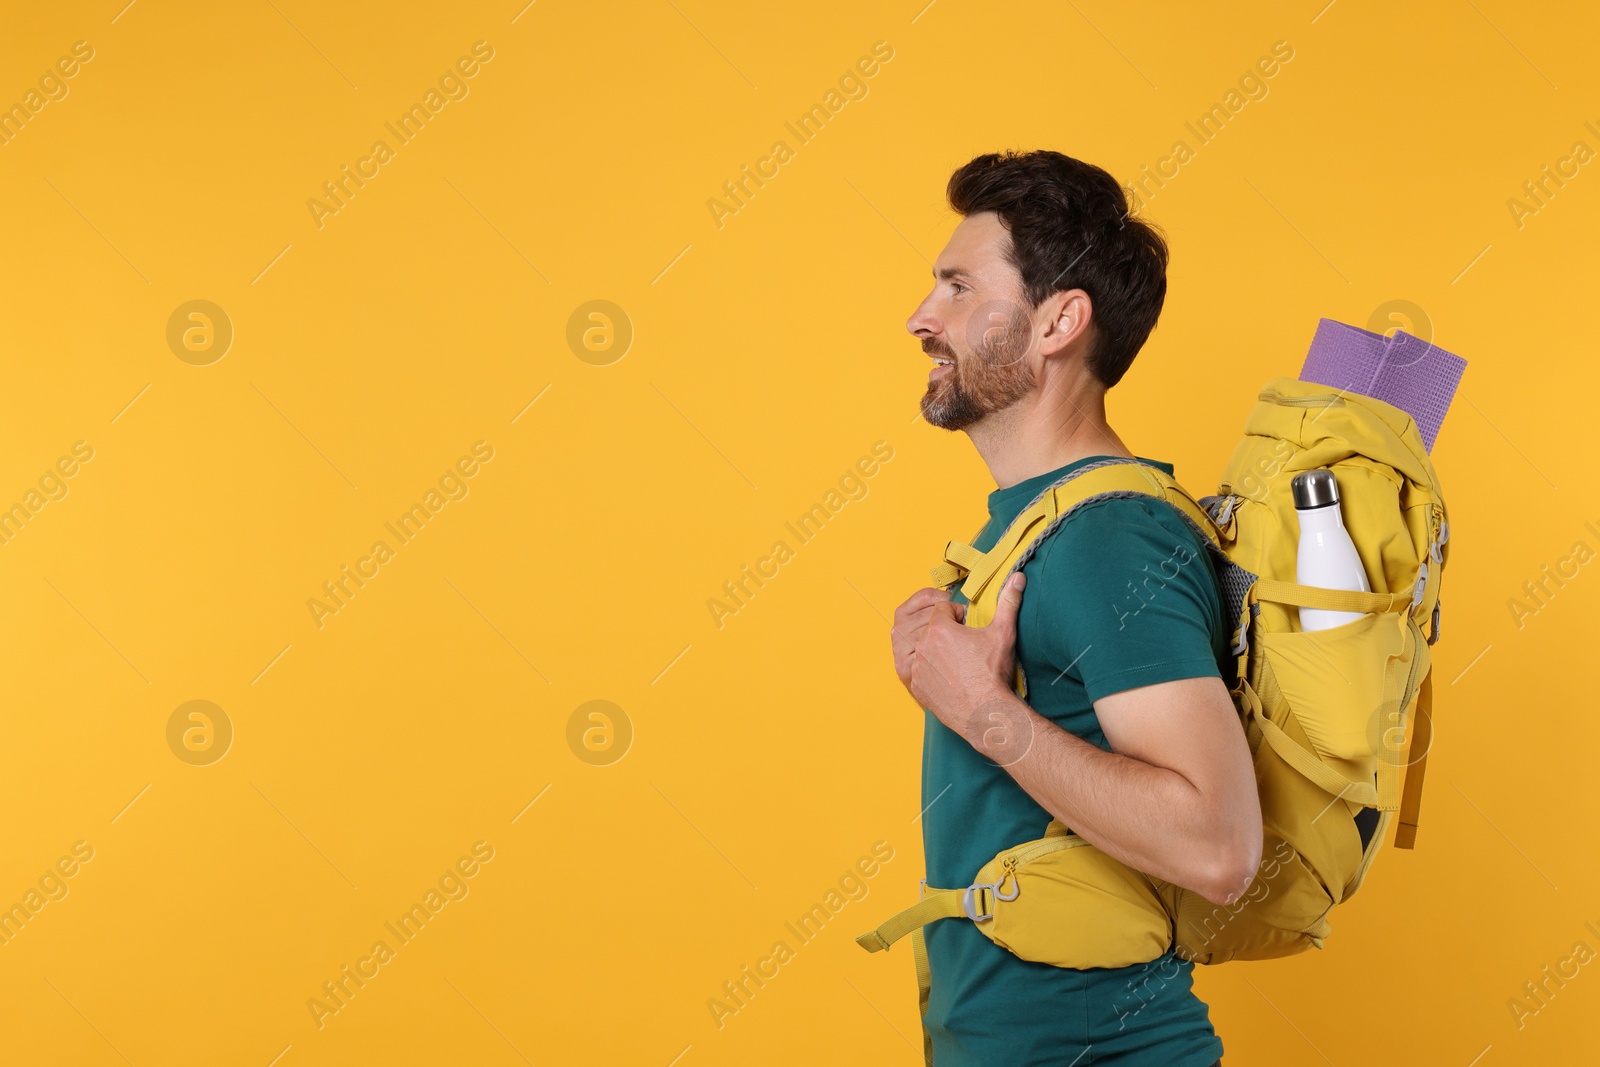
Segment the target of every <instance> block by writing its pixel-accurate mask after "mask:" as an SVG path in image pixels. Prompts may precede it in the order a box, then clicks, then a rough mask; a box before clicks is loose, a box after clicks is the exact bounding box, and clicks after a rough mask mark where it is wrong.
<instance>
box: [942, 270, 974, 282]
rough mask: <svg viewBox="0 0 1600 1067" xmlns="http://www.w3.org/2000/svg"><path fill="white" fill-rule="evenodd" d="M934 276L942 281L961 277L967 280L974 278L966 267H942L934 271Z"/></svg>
mask: <svg viewBox="0 0 1600 1067" xmlns="http://www.w3.org/2000/svg"><path fill="white" fill-rule="evenodd" d="M933 276H934V277H935V278H937V279H939V280H940V281H942V282H947V281H950V280H951V279H953V278H961V279H963V280H965V281H971V280H972V275H971V274H969V273H968V272H967V269H966V268H965V267H940V268H938V269H937V270H935V271H934V272H933Z"/></svg>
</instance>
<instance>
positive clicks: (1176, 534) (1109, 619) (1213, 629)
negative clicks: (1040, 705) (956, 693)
mask: <svg viewBox="0 0 1600 1067" xmlns="http://www.w3.org/2000/svg"><path fill="white" fill-rule="evenodd" d="M1156 509H1167V510H1168V511H1171V508H1170V506H1169V505H1167V504H1165V503H1163V502H1161V501H1159V500H1143V499H1139V498H1136V497H1114V498H1110V499H1107V500H1100V501H1095V502H1093V503H1090V504H1086V505H1083V506H1081V507H1080V509H1079V510H1077V511H1075V512H1074V513H1073V514H1072V515H1070V516H1069V517H1068V518H1067V520H1066V521H1065V522H1063V523H1062V524H1061V526H1060V528H1059V529H1057V530H1056V531H1055V533H1053V534H1051V535H1050V536H1049V537H1048V538H1046V539H1045V541H1044V543H1043V544H1042V545H1041V546H1040V548H1039V555H1038V560H1037V565H1036V566H1035V567H1030V568H1029V573H1028V579H1029V584H1028V587H1027V589H1026V590H1025V591H1024V592H1023V603H1024V606H1025V607H1033V608H1034V609H1035V611H1037V612H1038V614H1037V615H1035V624H1034V626H1035V628H1034V631H1033V632H1034V634H1035V640H1042V642H1043V645H1042V651H1043V652H1044V653H1045V655H1046V657H1047V660H1048V662H1050V663H1051V664H1052V666H1053V668H1054V669H1055V670H1058V671H1061V672H1062V673H1064V674H1068V675H1071V676H1073V677H1075V678H1076V679H1078V680H1080V681H1081V682H1082V684H1083V687H1084V690H1085V692H1086V693H1087V695H1088V698H1089V700H1090V701H1096V700H1099V699H1100V698H1101V697H1104V696H1109V695H1110V694H1112V693H1120V692H1122V691H1123V690H1125V689H1136V688H1138V687H1139V686H1144V685H1155V684H1157V683H1159V682H1170V681H1176V680H1177V679H1180V678H1196V677H1203V676H1207V675H1209V676H1213V677H1220V675H1221V672H1220V671H1219V669H1218V666H1217V657H1218V653H1219V652H1220V651H1221V646H1220V643H1219V641H1220V639H1219V628H1220V626H1221V611H1222V607H1221V594H1220V592H1219V591H1218V587H1217V578H1216V572H1215V570H1214V569H1213V564H1212V562H1211V559H1210V554H1209V552H1208V551H1207V549H1206V547H1205V545H1204V544H1203V543H1202V542H1201V541H1200V540H1199V537H1198V535H1196V534H1195V533H1194V532H1193V531H1191V530H1189V529H1188V527H1187V526H1186V525H1184V521H1185V520H1184V519H1183V518H1181V517H1180V516H1179V515H1178V514H1177V513H1176V512H1172V513H1171V514H1170V515H1169V516H1162V517H1158V513H1157V511H1156ZM1035 575H1037V577H1038V578H1039V579H1042V581H1038V580H1036V578H1035ZM1029 597H1035V598H1036V601H1035V603H1034V604H1032V605H1029V604H1028V598H1029Z"/></svg>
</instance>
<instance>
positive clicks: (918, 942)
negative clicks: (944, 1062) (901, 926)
mask: <svg viewBox="0 0 1600 1067" xmlns="http://www.w3.org/2000/svg"><path fill="white" fill-rule="evenodd" d="M911 954H912V956H913V957H915V959H916V961H917V1015H918V1017H919V1018H920V1019H921V1020H922V1059H923V1062H924V1063H925V1064H926V1065H927V1067H933V1035H932V1034H931V1033H929V1032H928V991H929V990H930V989H932V988H933V972H932V971H931V970H929V968H928V946H927V944H926V943H925V942H924V941H923V939H922V928H921V927H920V926H919V927H918V928H917V929H916V930H914V931H912V934H911Z"/></svg>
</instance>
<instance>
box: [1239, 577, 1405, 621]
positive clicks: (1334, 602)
mask: <svg viewBox="0 0 1600 1067" xmlns="http://www.w3.org/2000/svg"><path fill="white" fill-rule="evenodd" d="M1250 599H1251V600H1268V601H1271V602H1272V603H1274V604H1292V605H1295V606H1296V607H1302V608H1321V609H1323V610H1324V611H1355V612H1360V613H1362V614H1365V613H1366V612H1369V611H1378V612H1390V611H1399V610H1401V609H1402V608H1405V607H1408V606H1409V605H1410V604H1411V593H1410V591H1409V590H1408V591H1406V592H1404V593H1360V592H1356V591H1354V590H1349V589H1322V588H1319V587H1317V586H1313V585H1297V584H1295V583H1294V582H1280V581H1277V580H1276V579H1273V578H1259V579H1257V580H1256V582H1255V584H1254V585H1252V586H1251V587H1250Z"/></svg>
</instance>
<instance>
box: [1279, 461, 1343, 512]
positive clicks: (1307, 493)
mask: <svg viewBox="0 0 1600 1067" xmlns="http://www.w3.org/2000/svg"><path fill="white" fill-rule="evenodd" d="M1289 487H1290V490H1291V491H1292V492H1293V493H1294V506H1295V508H1296V510H1299V511H1305V510H1307V509H1310V508H1325V507H1328V506H1330V505H1334V504H1337V503H1339V483H1338V482H1337V481H1335V480H1334V477H1333V472H1332V471H1330V470H1327V469H1326V468H1318V469H1317V470H1314V471H1304V472H1302V473H1300V474H1296V475H1295V476H1294V478H1293V480H1291V481H1290V482H1289Z"/></svg>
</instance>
